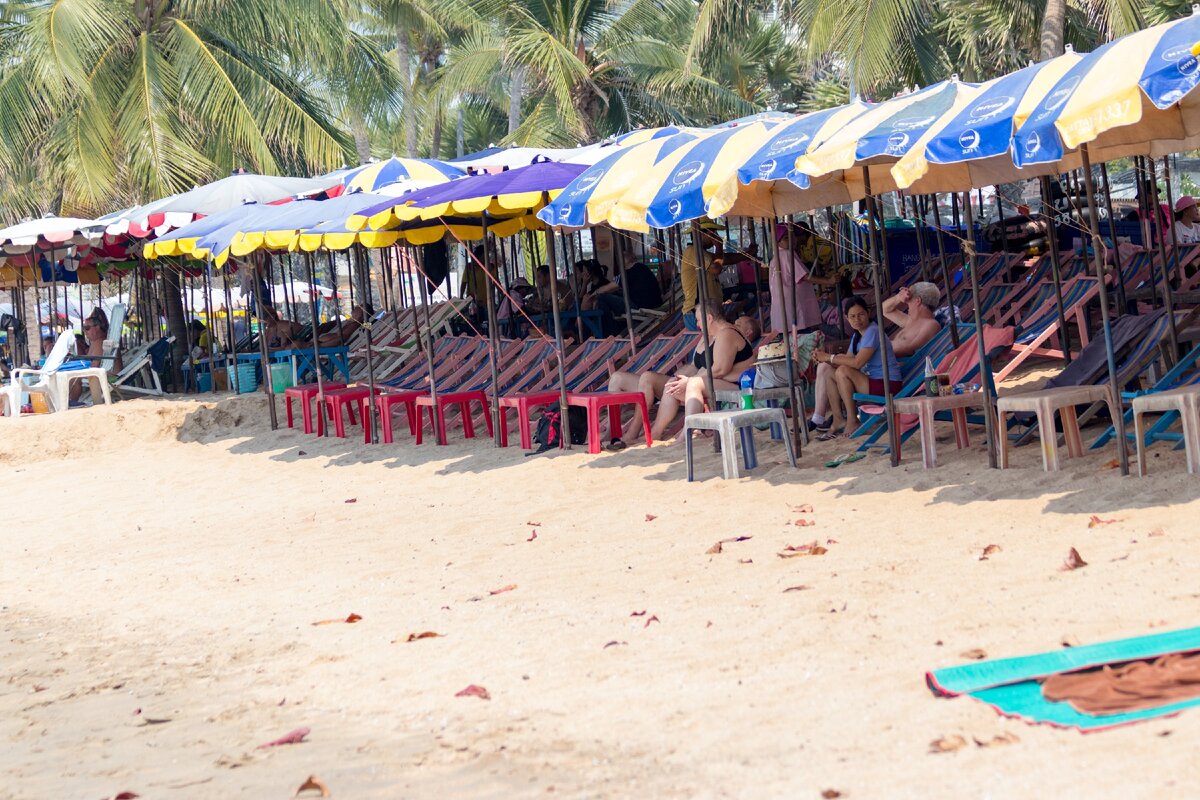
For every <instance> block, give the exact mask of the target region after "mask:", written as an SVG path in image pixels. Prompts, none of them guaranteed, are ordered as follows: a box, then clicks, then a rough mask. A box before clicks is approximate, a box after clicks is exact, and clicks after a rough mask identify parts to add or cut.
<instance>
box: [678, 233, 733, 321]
mask: <svg viewBox="0 0 1200 800" xmlns="http://www.w3.org/2000/svg"><path fill="white" fill-rule="evenodd" d="M699 235H700V251H701V253H702V255H703V257H704V279H705V284H704V288H705V293H706V294H707V295H708V299H709V300H718V301H719V300H720V299H721V297H722V293H721V283H720V281H718V280H717V276H718V275H720V274H721V269H722V267H724V265H725V259H724V255H725V253H724V246H723V243H722V241H721V235H720V234H719V233H717V232H715V231H709V230H704V229H701V231H700V234H699ZM714 248H715V249H716V252H717V253H720V255H717V254H716V253H713V252H709V251H710V250H714ZM696 267H697V265H696V246H695V243H694V242H693V243H692V244H691V245H690V246H688V247H687V248H686V249H685V252H684V254H683V258H681V259H680V265H679V269H680V273H679V282H680V285H681V286H682V287H683V326H684V327H685V328H687V329H688V330H689V331H698V330H700V326H699V325H697V324H696V304H697V302H698V298H699V283H698V281H697V280H696V277H697V276H696V272H697V269H696Z"/></svg>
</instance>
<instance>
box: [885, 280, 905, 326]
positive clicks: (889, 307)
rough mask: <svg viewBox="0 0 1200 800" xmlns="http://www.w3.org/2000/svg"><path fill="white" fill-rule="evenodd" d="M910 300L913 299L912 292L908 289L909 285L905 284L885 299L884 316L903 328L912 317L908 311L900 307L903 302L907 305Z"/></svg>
mask: <svg viewBox="0 0 1200 800" xmlns="http://www.w3.org/2000/svg"><path fill="white" fill-rule="evenodd" d="M910 300H912V294H911V293H910V292H909V291H908V287H907V286H905V287H904V288H903V289H901V290H900V291H899V292H897V293H896V294H894V295H892V296H891V297H889V298H888V299H887V300H884V301H883V316H885V317H886V318H887V319H889V320H891V321H892V322H894V323H895V324H897V325H899V326H900V327H901V328H903V327H904V326H905V325H907V324H908V323H909V322H910V318H909V316H908V312H907V311H902V310H901V309H900V305H901V304H902V303H903V304H904V305H905V306H907V305H908V303H909V301H910Z"/></svg>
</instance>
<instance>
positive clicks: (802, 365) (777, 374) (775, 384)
mask: <svg viewBox="0 0 1200 800" xmlns="http://www.w3.org/2000/svg"><path fill="white" fill-rule="evenodd" d="M824 344H825V334H823V333H821V332H820V331H814V332H812V333H802V334H800V335H799V336H797V337H796V346H795V348H794V349H793V350H792V367H793V370H794V374H795V376H796V379H797V380H799V379H800V377H801V376H802V375H804V373H805V372H807V371H808V367H809V365H810V364H811V363H812V354H813V351H814V350H817V349H819V348H820V347H821V346H822V345H824ZM754 370H755V374H754V388H755V389H778V388H782V387H784V386H787V385H788V374H787V351H786V350H785V349H784V344H783V342H781V341H780V342H772V343H771V344H764V345H763V346H762V347H760V348H758V360H757V361H755V363H754Z"/></svg>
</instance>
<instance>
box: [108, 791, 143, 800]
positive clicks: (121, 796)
mask: <svg viewBox="0 0 1200 800" xmlns="http://www.w3.org/2000/svg"><path fill="white" fill-rule="evenodd" d="M138 797H141V795H140V794H138V793H137V792H119V793H118V794H114V795H113V797H112V800H135V798H138Z"/></svg>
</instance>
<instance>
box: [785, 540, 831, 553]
mask: <svg viewBox="0 0 1200 800" xmlns="http://www.w3.org/2000/svg"><path fill="white" fill-rule="evenodd" d="M828 552H829V550H828V549H827V548H825V547H822V546H821V544H820V542H818V541H817V540H815V539H814V540H813V541H811V542H809V543H808V544H802V545H799V546H794V545H790V544H789V545H787V546H786V547H784V548H783V551H782V552H779V553H776V554H775V555H777V556H779V557H780V558H797V557H799V556H823V555H825V554H826V553H828Z"/></svg>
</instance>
